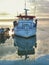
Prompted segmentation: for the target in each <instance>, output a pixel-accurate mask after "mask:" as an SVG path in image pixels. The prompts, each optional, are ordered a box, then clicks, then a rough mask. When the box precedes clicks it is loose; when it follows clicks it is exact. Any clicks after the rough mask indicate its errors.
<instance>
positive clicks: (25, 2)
mask: <svg viewBox="0 0 49 65" xmlns="http://www.w3.org/2000/svg"><path fill="white" fill-rule="evenodd" d="M24 10H25V16H27V11H28V9H27V8H26V0H25V9H24Z"/></svg>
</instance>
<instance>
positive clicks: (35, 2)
mask: <svg viewBox="0 0 49 65" xmlns="http://www.w3.org/2000/svg"><path fill="white" fill-rule="evenodd" d="M34 6H35V8H34V15H35V13H36V1H35V0H34Z"/></svg>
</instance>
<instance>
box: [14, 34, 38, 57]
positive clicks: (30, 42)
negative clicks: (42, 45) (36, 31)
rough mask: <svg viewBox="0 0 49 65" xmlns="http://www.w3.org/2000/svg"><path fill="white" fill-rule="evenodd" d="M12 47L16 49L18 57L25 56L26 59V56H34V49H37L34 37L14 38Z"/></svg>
mask: <svg viewBox="0 0 49 65" xmlns="http://www.w3.org/2000/svg"><path fill="white" fill-rule="evenodd" d="M14 46H16V47H17V48H18V55H20V56H23V55H25V57H26V58H27V55H30V54H35V47H37V43H36V35H34V36H33V37H30V38H27V39H26V38H22V37H18V36H14Z"/></svg>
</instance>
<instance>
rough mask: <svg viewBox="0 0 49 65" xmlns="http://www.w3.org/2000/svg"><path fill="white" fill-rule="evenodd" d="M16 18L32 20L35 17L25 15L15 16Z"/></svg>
mask: <svg viewBox="0 0 49 65" xmlns="http://www.w3.org/2000/svg"><path fill="white" fill-rule="evenodd" d="M17 17H20V18H29V19H33V18H35V16H28V15H27V16H26V15H19V16H17Z"/></svg>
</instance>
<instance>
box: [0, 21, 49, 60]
mask: <svg viewBox="0 0 49 65" xmlns="http://www.w3.org/2000/svg"><path fill="white" fill-rule="evenodd" d="M16 53H17V51H16V48H15V47H14V40H13V39H12V37H10V38H9V39H7V40H5V43H1V44H0V59H1V60H2V59H11V60H12V59H20V57H19V56H18V55H17V54H16ZM45 54H49V20H46V21H44V20H39V21H38V25H37V48H36V54H35V57H39V56H42V55H45ZM33 58H34V56H33V55H31V56H30V59H33Z"/></svg>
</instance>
